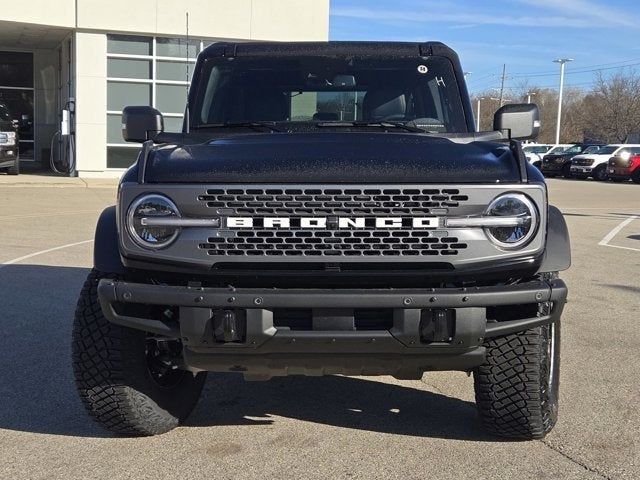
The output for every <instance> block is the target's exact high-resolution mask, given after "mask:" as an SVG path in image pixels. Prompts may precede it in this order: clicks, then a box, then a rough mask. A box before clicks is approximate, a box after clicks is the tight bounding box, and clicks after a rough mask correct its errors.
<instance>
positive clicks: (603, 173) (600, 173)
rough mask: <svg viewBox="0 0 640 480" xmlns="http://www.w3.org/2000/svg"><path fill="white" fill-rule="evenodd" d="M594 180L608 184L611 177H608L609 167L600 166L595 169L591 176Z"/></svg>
mask: <svg viewBox="0 0 640 480" xmlns="http://www.w3.org/2000/svg"><path fill="white" fill-rule="evenodd" d="M591 176H592V177H593V179H594V180H598V181H599V182H606V181H607V180H608V179H609V175H607V166H606V165H599V166H597V167H596V168H594V169H593V173H592V174H591Z"/></svg>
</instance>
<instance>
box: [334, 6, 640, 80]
mask: <svg viewBox="0 0 640 480" xmlns="http://www.w3.org/2000/svg"><path fill="white" fill-rule="evenodd" d="M330 13H331V18H330V38H331V40H395V41H424V40H438V41H442V42H444V43H446V44H448V45H449V46H451V47H452V48H454V49H455V50H456V51H457V52H458V54H459V55H460V58H461V60H462V66H463V68H464V69H465V70H466V71H470V72H473V73H472V74H471V75H469V76H468V78H467V80H468V83H469V88H470V90H471V91H472V92H474V91H481V90H487V89H490V88H492V87H499V86H500V78H499V77H500V73H501V71H502V64H503V63H506V64H507V75H508V79H507V87H509V88H510V89H512V90H513V91H515V90H516V89H517V87H519V86H520V85H521V84H522V82H523V81H528V85H529V86H543V87H550V88H557V83H558V79H559V76H558V71H559V67H558V65H557V64H554V63H551V62H552V60H553V59H556V58H562V57H569V58H573V59H574V60H575V61H574V62H572V63H570V64H568V65H567V76H566V78H565V84H566V85H574V86H577V87H581V88H589V86H590V84H591V83H592V81H593V75H594V73H593V72H592V71H589V70H595V69H606V70H603V73H612V72H615V71H616V69H618V68H619V67H620V66H627V67H626V68H627V69H630V68H633V69H636V70H637V71H640V0H360V1H358V0H331V11H330ZM533 75H538V76H533Z"/></svg>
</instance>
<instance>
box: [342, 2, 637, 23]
mask: <svg viewBox="0 0 640 480" xmlns="http://www.w3.org/2000/svg"><path fill="white" fill-rule="evenodd" d="M519 1H520V3H523V4H527V5H529V6H531V7H536V8H531V9H528V10H529V11H527V12H526V14H525V15H518V14H515V15H505V14H490V13H483V12H479V11H473V10H472V9H471V8H470V7H469V5H462V4H457V3H447V4H444V3H441V2H440V3H438V4H433V5H431V4H430V3H429V4H426V3H423V2H420V4H419V5H418V4H414V5H412V6H411V8H407V9H400V8H396V9H385V8H374V7H372V6H368V7H339V6H337V5H335V6H334V7H333V8H332V9H331V15H332V16H334V17H346V18H353V19H359V20H368V21H379V22H384V23H396V22H413V23H425V22H442V23H452V24H454V26H458V27H460V26H465V27H466V26H471V25H504V26H513V27H518V26H521V27H532V28H535V27H540V28H541V27H563V28H594V27H605V26H620V25H625V26H635V27H637V26H639V25H640V21H636V20H634V19H633V18H631V17H630V16H629V15H628V14H625V13H623V12H617V11H614V10H612V9H611V8H608V7H606V6H603V5H599V4H595V3H594V2H592V1H589V0H519ZM540 7H542V9H543V10H544V9H552V10H556V11H558V13H557V14H555V15H549V14H544V15H543V16H542V12H541V10H540ZM519 10H522V9H519Z"/></svg>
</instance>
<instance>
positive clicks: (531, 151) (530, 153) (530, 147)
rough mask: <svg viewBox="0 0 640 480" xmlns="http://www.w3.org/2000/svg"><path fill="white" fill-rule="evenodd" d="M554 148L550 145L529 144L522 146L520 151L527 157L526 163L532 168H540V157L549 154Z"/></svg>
mask: <svg viewBox="0 0 640 480" xmlns="http://www.w3.org/2000/svg"><path fill="white" fill-rule="evenodd" d="M553 147H554V146H553V145H551V144H540V143H530V144H527V145H523V146H522V151H523V152H524V154H525V156H526V157H527V161H528V162H529V163H531V164H532V165H533V166H535V167H538V168H540V163H541V162H542V157H543V156H544V155H546V154H547V153H549V150H551V149H552V148H553Z"/></svg>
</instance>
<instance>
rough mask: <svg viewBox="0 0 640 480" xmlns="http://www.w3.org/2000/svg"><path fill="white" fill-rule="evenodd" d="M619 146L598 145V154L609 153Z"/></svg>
mask: <svg viewBox="0 0 640 480" xmlns="http://www.w3.org/2000/svg"><path fill="white" fill-rule="evenodd" d="M619 148H620V147H616V146H611V145H607V146H606V147H600V149H599V150H598V155H610V154H612V153H613V152H615V151H616V150H617V149H619Z"/></svg>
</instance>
